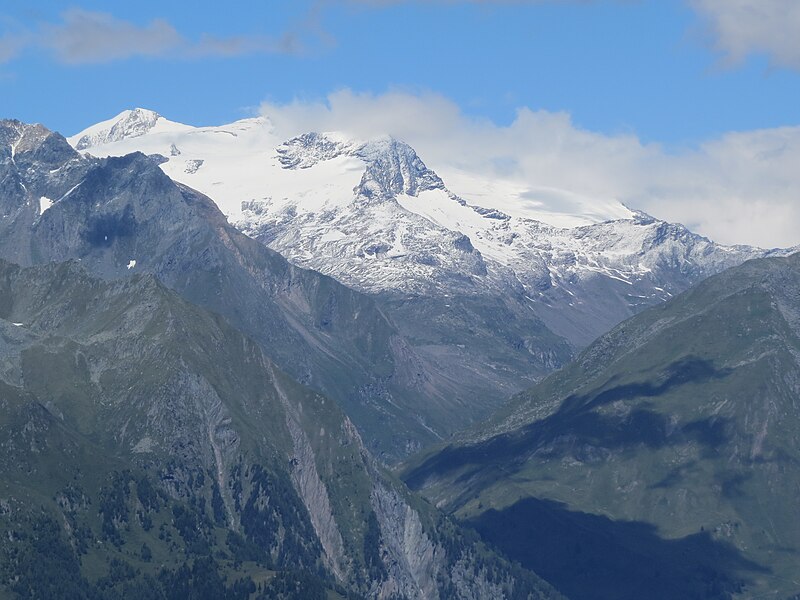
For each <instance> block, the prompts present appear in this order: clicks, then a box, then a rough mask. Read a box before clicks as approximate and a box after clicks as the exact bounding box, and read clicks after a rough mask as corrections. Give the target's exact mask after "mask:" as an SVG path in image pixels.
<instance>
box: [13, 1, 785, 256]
mask: <svg viewBox="0 0 800 600" xmlns="http://www.w3.org/2000/svg"><path fill="white" fill-rule="evenodd" d="M34 4H35V6H34ZM798 31H800V0H426V1H421V0H417V1H414V0H291V1H289V0H261V1H258V2H256V1H253V2H241V1H228V2H226V3H220V2H213V3H212V2H210V1H208V0H198V1H194V2H164V1H163V0H160V1H154V0H137V1H136V2H124V3H123V2H114V3H109V2H108V1H107V0H106V1H102V2H101V1H99V0H75V1H74V2H63V1H59V0H38V1H37V2H36V3H32V2H30V1H29V0H5V1H4V2H3V3H2V5H0V117H13V118H18V119H20V120H23V121H27V122H41V123H43V124H45V125H46V126H48V127H50V128H51V129H55V130H58V131H60V132H62V133H64V134H65V135H69V134H73V133H76V132H78V131H80V130H81V129H83V128H85V127H86V126H88V125H91V124H93V123H96V122H98V121H100V120H104V119H107V118H110V117H112V116H114V115H116V114H117V113H119V112H120V111H122V110H124V109H126V108H131V107H135V106H141V107H146V108H151V109H153V110H156V111H158V112H160V113H161V114H162V115H164V116H166V117H167V118H170V119H172V120H175V121H181V122H184V123H188V124H192V125H215V124H223V123H228V122H231V121H233V120H236V119H239V118H242V117H247V116H251V115H255V114H259V113H260V114H264V115H266V116H268V117H270V120H271V121H272V122H273V123H274V125H275V128H276V130H278V131H280V132H281V133H285V134H286V135H287V136H288V135H294V134H297V133H302V132H303V131H309V130H314V129H316V130H330V129H336V130H342V131H345V132H352V133H354V134H358V135H359V136H369V135H377V134H380V133H390V134H394V135H397V136H398V137H401V138H403V139H405V140H406V141H408V142H409V143H411V144H412V145H413V146H414V147H415V148H416V149H417V150H418V152H420V154H421V156H423V158H424V159H425V160H426V161H427V162H428V163H429V164H430V165H431V166H433V167H434V168H436V169H446V168H448V167H455V168H462V169H469V170H473V171H475V172H477V173H482V174H483V175H485V176H489V177H504V178H509V179H514V180H516V181H521V182H524V183H525V184H526V185H531V184H535V185H538V186H541V187H548V186H549V187H553V188H560V189H567V190H569V191H572V192H575V193H580V194H584V195H588V196H590V197H602V198H607V197H613V198H615V199H618V200H620V201H623V202H625V203H626V204H628V205H629V206H631V207H633V208H637V209H641V210H645V211H647V212H649V213H650V214H653V215H655V216H657V217H660V218H663V219H667V220H670V221H677V222H681V223H684V224H686V225H687V226H689V227H690V228H692V229H693V230H695V231H698V232H700V233H703V234H705V235H708V236H709V237H711V238H713V239H715V240H717V241H721V242H726V243H750V244H757V245H761V246H788V245H796V244H800V228H799V227H797V226H796V223H800V197H799V194H798V190H800V168H798V167H797V165H798V164H800V35H798Z"/></svg>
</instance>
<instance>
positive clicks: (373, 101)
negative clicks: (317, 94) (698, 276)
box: [261, 90, 800, 247]
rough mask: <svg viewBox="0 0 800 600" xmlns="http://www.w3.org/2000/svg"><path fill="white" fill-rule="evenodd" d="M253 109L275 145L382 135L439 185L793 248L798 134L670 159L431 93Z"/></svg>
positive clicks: (732, 141) (719, 144) (620, 138)
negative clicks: (602, 205)
mask: <svg viewBox="0 0 800 600" xmlns="http://www.w3.org/2000/svg"><path fill="white" fill-rule="evenodd" d="M261 112H262V114H264V115H266V116H268V117H269V118H270V120H271V121H272V122H273V124H274V126H275V128H276V132H277V133H278V134H279V135H280V136H282V137H284V138H289V137H291V136H293V135H296V134H298V133H302V132H305V131H332V130H337V131H344V132H346V133H348V134H349V135H352V136H357V137H360V138H368V137H373V136H376V135H381V134H385V133H390V134H392V135H394V136H396V137H398V138H401V139H404V140H406V141H407V142H408V143H410V144H411V145H412V146H414V147H415V148H416V149H417V151H418V152H419V154H420V155H421V157H422V158H423V160H425V162H426V163H427V164H428V165H429V166H430V167H432V168H433V169H434V170H438V171H439V172H440V174H442V175H443V176H444V177H445V180H446V173H447V170H448V169H452V168H459V169H466V170H469V171H472V172H476V173H480V174H483V175H486V176H489V177H497V178H503V179H508V180H512V181H515V182H518V183H521V184H525V185H530V186H536V187H552V188H557V189H563V190H568V191H571V192H576V193H579V194H582V195H587V196H590V197H596V198H603V199H607V198H616V199H618V200H620V201H622V202H624V203H625V204H627V205H628V206H630V207H632V208H637V209H640V210H644V211H646V212H648V213H650V214H652V215H654V216H656V217H659V218H663V219H667V220H670V221H676V222H681V223H684V224H686V225H687V226H689V227H691V228H692V229H694V230H695V231H698V232H699V233H702V234H704V235H707V236H709V237H711V238H712V239H715V240H717V241H720V242H723V243H747V244H756V245H761V246H766V247H772V246H789V245H795V244H798V243H800V230H798V227H797V223H800V201H799V200H800V198H798V190H800V169H797V165H798V164H800V128H796V127H787V128H781V129H771V130H763V131H751V132H744V133H731V134H729V135H726V136H723V137H721V138H718V139H714V140H711V141H709V142H707V143H705V144H703V145H702V146H700V147H698V148H695V149H692V150H687V151H684V152H679V153H669V152H667V151H665V150H664V149H663V148H662V147H660V146H659V145H657V144H643V143H642V142H641V141H640V140H639V139H637V138H636V137H635V136H633V135H603V134H599V133H594V132H590V131H586V130H582V129H580V128H578V127H576V126H575V125H574V124H573V123H572V121H571V119H570V117H569V115H568V114H566V113H550V112H546V111H533V110H530V109H527V108H522V109H520V110H519V111H518V113H517V117H516V119H515V120H514V122H513V123H511V124H510V125H508V126H500V125H497V124H495V123H492V122H490V121H487V120H483V119H478V118H474V117H471V116H468V115H466V114H464V113H463V112H462V111H461V110H460V109H459V107H458V106H457V105H456V104H454V103H453V102H451V101H450V100H448V99H447V98H444V97H442V96H440V95H437V94H429V93H423V94H410V93H406V92H390V93H386V94H382V95H377V96H375V95H371V94H357V93H354V92H352V91H349V90H343V91H339V92H336V93H334V94H331V95H330V96H329V97H328V98H327V99H326V100H325V101H321V102H302V101H296V102H292V103H288V104H277V103H269V102H267V103H264V104H263V105H262V107H261ZM454 191H456V192H461V193H465V194H466V193H467V192H468V190H454Z"/></svg>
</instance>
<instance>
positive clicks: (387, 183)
mask: <svg viewBox="0 0 800 600" xmlns="http://www.w3.org/2000/svg"><path fill="white" fill-rule="evenodd" d="M275 151H276V153H277V155H278V161H279V162H280V163H281V166H282V167H283V168H284V169H310V168H312V167H315V166H316V165H318V164H319V163H321V162H325V161H330V160H333V159H336V158H340V157H343V156H347V157H353V158H358V159H360V160H361V161H363V162H364V164H365V165H366V170H365V172H364V175H363V177H362V179H361V182H360V184H359V185H358V186H357V187H356V189H355V190H354V191H355V193H356V196H361V197H364V198H368V199H374V198H380V199H389V198H394V197H396V196H398V195H401V194H405V195H408V196H417V195H419V193H420V192H424V191H427V190H434V189H440V190H441V189H444V182H443V181H442V179H441V178H440V177H439V176H438V175H437V174H436V173H434V172H433V171H432V170H431V169H429V168H428V167H427V166H425V163H424V162H422V159H420V158H419V156H418V155H417V153H416V152H415V151H414V149H413V148H412V147H411V146H409V145H408V144H406V143H405V142H402V141H400V140H397V139H395V138H392V137H389V136H384V137H379V138H375V139H372V140H370V141H368V142H358V141H354V140H349V139H347V138H346V137H344V136H343V135H341V134H338V133H316V132H310V133H304V134H303V135H299V136H297V137H294V138H292V139H290V140H288V141H286V142H284V143H283V144H281V145H280V146H278V147H277V148H276V150H275Z"/></svg>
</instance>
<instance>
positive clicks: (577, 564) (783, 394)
mask: <svg viewBox="0 0 800 600" xmlns="http://www.w3.org/2000/svg"><path fill="white" fill-rule="evenodd" d="M798 398H800V254H795V255H792V256H790V257H786V258H768V259H760V260H753V261H749V262H747V263H745V264H743V265H741V266H739V267H735V268H732V269H730V270H728V271H725V272H724V273H722V274H720V275H717V276H714V277H711V278H709V279H707V280H706V281H704V282H702V283H700V284H699V285H697V286H696V287H695V288H693V289H692V290H689V291H688V292H686V293H684V294H682V295H680V296H678V297H676V298H674V299H672V300H670V301H668V302H666V303H664V304H663V305H660V306H657V307H654V308H650V309H648V310H646V311H644V312H642V313H641V314H639V315H637V316H635V317H633V318H631V319H629V320H627V321H625V322H624V323H622V324H621V325H619V326H618V327H616V328H615V329H613V330H612V331H611V332H609V333H608V334H606V335H604V336H602V337H600V338H599V339H598V340H597V341H596V342H595V343H593V344H592V345H590V346H589V347H588V348H587V349H586V350H585V351H584V352H583V353H582V354H581V355H580V356H579V357H578V358H577V360H576V361H574V362H573V363H572V364H570V365H569V366H567V367H566V368H564V369H563V370H562V371H560V372H558V373H555V374H553V375H551V376H550V377H548V378H547V379H545V380H544V381H543V382H541V383H540V384H538V385H537V386H535V387H534V388H532V389H531V390H529V391H527V392H525V393H523V394H521V395H519V396H517V397H516V398H515V399H514V400H513V401H512V403H511V404H510V405H509V406H508V407H507V408H505V409H503V410H502V411H501V412H499V413H498V414H497V415H495V416H494V417H493V418H492V419H490V420H489V421H488V422H486V423H484V424H481V425H480V426H476V427H475V428H473V429H472V430H470V431H468V432H466V433H464V434H463V435H461V436H460V437H459V438H458V441H455V442H454V443H452V444H450V445H448V446H447V447H444V448H441V449H439V450H438V451H435V452H432V453H430V454H428V455H427V456H423V457H421V458H419V459H418V460H417V461H415V462H414V463H413V464H412V465H410V466H409V468H408V470H407V471H406V474H405V477H404V478H405V480H406V481H407V482H408V483H409V484H410V485H411V487H412V488H414V489H418V490H422V491H423V492H424V493H425V495H426V496H427V497H428V498H429V499H430V500H431V501H433V502H435V503H436V504H437V505H438V506H441V507H443V508H445V509H446V510H448V511H451V512H454V513H455V514H456V515H457V516H458V517H459V518H461V519H463V520H466V521H468V522H469V523H471V524H472V525H473V526H474V527H475V528H477V530H478V531H479V532H481V534H482V535H484V537H485V539H487V540H488V541H490V542H491V543H493V544H494V545H495V546H497V547H499V548H500V549H502V550H503V551H504V552H506V554H507V555H509V556H510V557H511V558H513V559H515V560H519V561H520V562H521V563H522V564H523V565H525V566H527V567H529V568H533V569H536V570H537V572H539V573H540V574H541V575H542V576H543V577H544V578H545V579H547V580H548V581H550V582H551V583H553V584H554V585H555V586H556V587H557V588H559V589H560V590H561V591H562V592H564V593H565V594H566V595H568V596H569V597H570V598H574V599H576V600H580V599H582V598H586V599H588V598H615V599H621V598H642V597H647V598H678V597H680V598H709V597H711V598H730V597H732V596H736V597H746V598H756V597H759V598H762V597H763V598H789V597H790V596H791V597H797V596H796V595H797V594H798V593H800V582H798V580H797V573H798V570H799V569H800V521H798V519H797V496H798V493H799V492H800V466H798V465H800V441H798V440H799V439H798V436H797V431H798V428H799V427H800V404H798ZM545 540H547V541H548V542H554V543H550V544H548V545H547V547H546V548H545V547H544V546H543V545H542V544H543V542H544V541H545Z"/></svg>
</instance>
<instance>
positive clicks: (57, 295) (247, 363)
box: [0, 261, 557, 599]
mask: <svg viewBox="0 0 800 600" xmlns="http://www.w3.org/2000/svg"><path fill="white" fill-rule="evenodd" d="M0 339H1V340H2V342H1V343H0V435H1V437H0V439H2V440H3V441H2V444H1V445H0V532H2V536H3V540H4V543H3V546H2V549H0V574H2V577H0V595H3V597H6V594H9V595H10V596H11V597H20V598H44V597H47V598H55V597H63V598H67V597H69V598H118V597H125V598H188V597H192V598H243V599H245V598H252V597H258V598H298V599H299V598H304V599H305V598H328V597H344V596H345V595H348V594H355V596H352V595H349V596H347V597H368V598H388V597H399V598H440V597H441V598H487V599H488V598H497V597H520V598H524V597H533V598H551V597H552V598H555V597H556V596H557V595H556V594H555V593H553V592H552V591H551V590H550V589H549V587H548V586H547V585H545V584H543V583H542V582H541V581H540V580H538V579H537V578H536V577H535V576H533V575H531V574H530V573H525V572H524V571H522V570H521V569H519V568H515V567H512V566H510V565H509V564H508V563H506V562H505V561H503V560H501V559H499V558H497V557H496V556H495V555H493V554H492V553H491V552H489V551H488V550H487V549H486V548H485V547H483V546H482V545H481V544H480V543H478V542H476V541H475V540H474V538H470V537H469V536H465V534H463V533H462V532H460V531H459V530H458V529H457V528H456V527H455V526H454V525H452V524H451V523H449V522H448V521H447V520H446V519H443V518H442V517H441V516H440V515H438V514H437V513H436V511H435V510H434V509H433V508H432V507H430V506H429V505H427V504H426V503H424V502H422V501H420V500H419V499H417V498H415V497H413V495H412V494H410V493H409V492H408V490H406V489H405V488H404V487H403V486H402V485H401V484H399V483H397V482H396V481H395V480H393V479H392V478H391V477H389V476H388V475H386V474H384V473H383V472H382V470H381V468H380V467H379V465H378V464H377V463H376V462H375V461H374V460H373V459H372V458H371V457H370V455H369V453H368V451H367V450H366V448H365V447H364V445H363V443H362V442H361V438H360V436H359V435H358V433H357V431H356V429H355V427H354V426H353V424H352V423H351V422H350V420H349V419H348V418H347V417H346V416H345V415H344V414H343V413H342V412H341V410H340V409H339V408H338V407H337V406H336V405H335V403H333V402H332V401H330V400H329V399H326V398H325V397H323V396H320V395H318V394H316V393H315V392H313V391H311V390H310V389H308V388H305V387H303V386H301V385H298V384H297V383H295V382H293V381H292V380H291V379H290V378H289V377H287V376H286V375H285V374H284V373H283V372H281V371H280V370H279V369H278V368H277V366H276V365H275V364H274V363H272V362H271V361H270V360H269V359H268V358H267V357H265V356H264V354H263V353H262V352H261V350H260V348H259V346H258V344H257V343H255V342H254V341H253V340H251V339H249V338H247V337H245V336H244V335H242V334H241V333H239V332H238V331H236V330H235V329H233V328H232V327H231V326H230V325H229V324H228V323H227V322H226V321H225V319H223V318H222V317H220V316H218V315H215V314H212V313H209V312H207V311H204V310H202V309H200V308H198V307H196V306H193V305H191V304H189V303H187V302H186V301H185V300H183V299H182V298H180V297H179V296H178V295H177V294H176V293H174V292H173V291H171V290H169V289H167V288H166V287H165V286H163V285H162V284H161V283H160V282H159V281H158V280H157V279H156V278H155V277H154V276H152V275H149V274H148V275H132V276H129V277H123V278H119V279H116V280H113V281H105V280H102V279H99V278H97V277H95V276H92V275H91V274H90V273H89V272H88V271H87V270H86V269H85V268H84V267H83V266H82V265H81V264H80V263H79V262H78V261H69V262H65V263H51V264H48V265H44V266H38V267H31V268H21V267H18V266H16V265H13V264H11V263H7V262H5V261H0ZM326 589H327V590H328V592H326ZM2 590H4V591H2ZM329 593H330V594H334V595H333V596H329V595H328V594H329ZM528 594H530V595H531V596H528Z"/></svg>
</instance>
